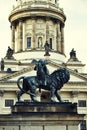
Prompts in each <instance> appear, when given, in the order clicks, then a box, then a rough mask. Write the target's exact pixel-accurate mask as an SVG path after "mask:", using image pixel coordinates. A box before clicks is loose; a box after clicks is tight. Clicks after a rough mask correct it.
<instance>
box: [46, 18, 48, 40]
mask: <svg viewBox="0 0 87 130" xmlns="http://www.w3.org/2000/svg"><path fill="white" fill-rule="evenodd" d="M46 41H48V42H49V20H48V19H46Z"/></svg>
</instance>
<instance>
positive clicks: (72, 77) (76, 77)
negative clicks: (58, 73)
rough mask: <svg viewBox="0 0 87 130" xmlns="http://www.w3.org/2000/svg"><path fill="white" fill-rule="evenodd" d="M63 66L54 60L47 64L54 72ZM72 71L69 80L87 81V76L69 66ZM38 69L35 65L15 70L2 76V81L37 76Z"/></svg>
mask: <svg viewBox="0 0 87 130" xmlns="http://www.w3.org/2000/svg"><path fill="white" fill-rule="evenodd" d="M60 67H63V66H62V65H59V64H58V63H56V62H53V61H51V60H50V62H49V64H48V65H47V68H48V70H49V72H50V73H52V72H53V71H54V70H56V69H58V68H60ZM67 69H68V70H69V72H70V80H69V82H87V77H85V76H83V75H81V74H79V73H77V72H75V71H73V70H71V69H69V68H67ZM35 75H36V71H35V70H34V65H32V66H30V67H27V68H24V69H22V70H20V71H18V72H15V73H13V74H10V75H5V76H3V77H1V80H2V81H17V79H18V78H19V77H21V76H35Z"/></svg>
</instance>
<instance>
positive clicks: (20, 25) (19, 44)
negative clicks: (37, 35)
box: [18, 20, 23, 51]
mask: <svg viewBox="0 0 87 130" xmlns="http://www.w3.org/2000/svg"><path fill="white" fill-rule="evenodd" d="M22 24H23V23H22V20H19V28H18V41H19V43H18V46H19V47H18V51H22V49H23V48H22V44H23V25H22Z"/></svg>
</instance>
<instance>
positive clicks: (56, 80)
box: [17, 62, 70, 102]
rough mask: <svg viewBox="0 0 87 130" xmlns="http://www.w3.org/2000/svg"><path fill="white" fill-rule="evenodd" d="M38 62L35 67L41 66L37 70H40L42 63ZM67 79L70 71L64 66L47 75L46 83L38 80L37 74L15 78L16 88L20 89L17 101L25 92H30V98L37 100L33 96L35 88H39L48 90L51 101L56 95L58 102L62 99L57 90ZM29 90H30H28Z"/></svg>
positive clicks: (53, 100)
mask: <svg viewBox="0 0 87 130" xmlns="http://www.w3.org/2000/svg"><path fill="white" fill-rule="evenodd" d="M40 63H41V62H40ZM40 63H39V65H38V62H37V65H36V66H35V68H36V67H37V68H38V67H41V68H38V71H40V69H43V67H42V65H41V66H40ZM41 64H42V63H41ZM43 66H44V65H43ZM45 67H46V66H45ZM42 72H43V71H42ZM21 79H22V80H23V83H22V87H21V86H20V80H21ZM69 79H70V73H69V71H68V70H67V69H66V68H60V69H57V70H55V71H54V72H53V73H52V74H49V75H47V76H46V85H45V84H43V82H40V81H39V79H38V76H28V77H23V76H22V77H20V78H19V79H18V80H17V85H18V88H19V89H20V91H19V92H18V96H17V98H18V101H20V97H21V96H22V94H24V93H27V94H30V97H31V100H32V101H33V102H37V100H36V97H35V91H36V89H37V88H39V89H44V90H48V91H50V100H51V102H55V99H54V96H56V97H57V99H58V100H59V101H60V102H62V101H63V100H62V98H61V96H60V94H59V93H58V90H60V89H61V88H62V87H63V85H64V84H65V83H67V82H68V81H69ZM29 90H30V92H28V91H29Z"/></svg>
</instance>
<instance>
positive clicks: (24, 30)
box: [23, 22, 26, 51]
mask: <svg viewBox="0 0 87 130" xmlns="http://www.w3.org/2000/svg"><path fill="white" fill-rule="evenodd" d="M25 48H26V47H25V22H23V51H24V50H25Z"/></svg>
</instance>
